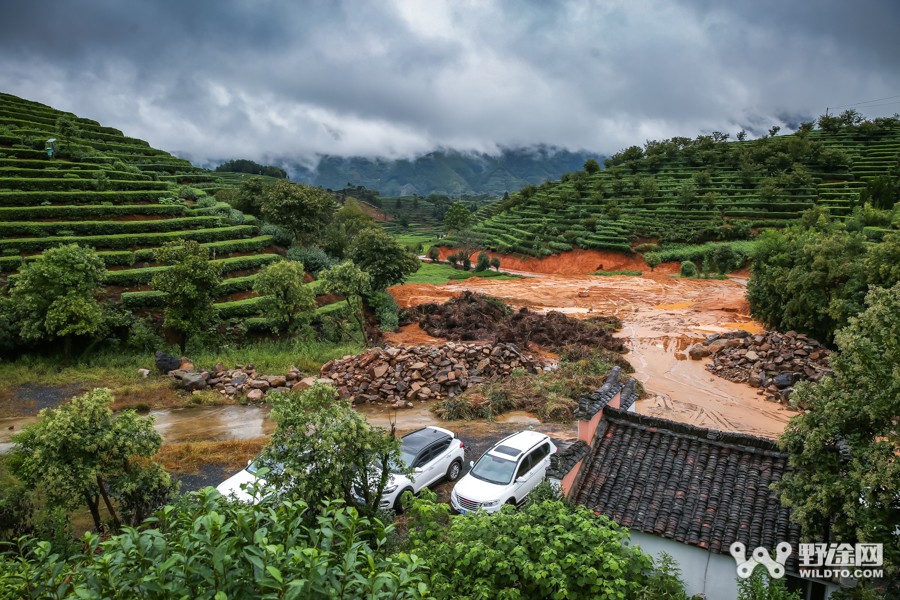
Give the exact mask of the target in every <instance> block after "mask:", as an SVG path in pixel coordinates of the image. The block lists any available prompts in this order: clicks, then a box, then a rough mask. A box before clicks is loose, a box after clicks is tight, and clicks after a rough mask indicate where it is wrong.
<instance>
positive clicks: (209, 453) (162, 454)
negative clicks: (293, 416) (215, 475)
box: [156, 437, 269, 475]
mask: <svg viewBox="0 0 900 600" xmlns="http://www.w3.org/2000/svg"><path fill="white" fill-rule="evenodd" d="M268 443H269V438H268V437H259V438H252V439H249V440H222V441H217V442H184V443H180V444H164V445H163V446H162V447H161V448H160V449H159V453H158V454H157V455H156V460H157V461H158V462H159V463H160V464H161V465H162V466H163V468H165V470H166V471H168V472H170V473H177V474H179V475H196V474H197V473H199V472H200V469H201V468H202V467H203V466H204V465H209V464H215V465H221V466H223V467H225V468H226V469H228V470H232V471H238V470H240V469H243V468H244V467H246V466H247V461H248V460H250V459H251V458H253V457H254V456H256V455H258V454H259V453H260V451H261V450H262V449H263V447H264V446H265V445H266V444H268Z"/></svg>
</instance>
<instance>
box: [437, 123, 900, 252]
mask: <svg viewBox="0 0 900 600" xmlns="http://www.w3.org/2000/svg"><path fill="white" fill-rule="evenodd" d="M835 121H837V122H835ZM825 124H826V127H827V131H826V130H822V129H813V127H812V124H807V125H805V126H803V127H801V130H800V131H798V132H797V133H795V134H791V135H785V136H779V137H771V136H769V137H766V138H763V139H758V140H752V141H738V142H730V141H728V139H727V138H728V136H726V135H722V134H718V133H716V134H713V135H710V136H699V137H698V138H696V139H694V140H690V139H688V138H672V139H671V140H665V141H662V142H648V143H647V144H646V146H645V147H644V148H641V147H638V146H633V147H631V148H628V149H626V150H623V151H622V152H620V153H618V154H617V155H615V156H613V157H612V158H611V159H609V160H608V161H606V165H607V168H606V169H602V170H601V169H599V168H597V167H598V165H596V164H594V165H592V167H593V168H591V167H587V166H586V168H587V170H583V171H578V172H574V173H567V174H566V175H564V176H563V177H562V178H561V179H560V180H559V181H556V182H547V183H544V184H542V185H540V186H526V187H525V188H523V189H522V190H520V191H519V192H517V193H515V194H513V195H512V196H511V197H510V198H509V199H508V200H505V201H502V202H498V203H495V204H492V205H489V206H487V207H484V208H482V209H480V210H479V211H478V213H477V214H476V217H478V222H477V224H476V225H474V226H473V227H472V228H471V229H470V231H468V232H467V233H466V236H467V237H466V239H465V240H463V239H461V237H460V236H456V237H455V238H448V239H446V240H445V241H444V243H445V244H447V245H455V244H460V243H462V242H463V241H465V242H466V243H467V245H469V246H472V245H477V246H479V247H482V248H488V249H492V250H495V251H498V252H505V253H521V254H526V255H532V256H547V255H550V254H554V253H557V252H562V251H566V250H571V249H573V248H574V247H580V248H595V249H600V250H612V251H621V252H630V251H632V249H633V248H634V247H635V246H636V245H638V244H640V243H644V242H661V243H663V244H667V243H668V244H672V243H690V244H696V243H702V242H707V241H714V240H741V239H748V238H750V237H752V236H753V235H754V234H755V233H756V232H758V231H759V230H760V229H761V228H765V227H783V226H785V225H788V224H790V223H792V222H794V221H795V220H796V219H798V217H799V216H800V214H801V213H802V212H803V211H805V210H807V209H809V208H812V207H814V206H819V207H821V208H823V209H828V211H829V212H830V213H831V214H832V215H834V216H836V217H837V218H842V219H848V218H849V217H850V215H851V212H852V211H853V209H854V207H855V206H857V205H858V203H859V198H860V192H861V191H862V190H864V189H866V187H867V185H869V184H870V183H871V182H873V181H874V180H876V178H883V177H890V178H896V177H898V176H900V120H898V119H897V118H888V119H876V120H874V121H871V122H870V121H863V122H860V121H858V120H852V119H850V120H847V122H842V121H841V120H840V119H837V118H835V117H832V118H831V120H830V121H825ZM895 185H896V184H895ZM888 208H889V207H888ZM876 217H877V218H876V219H875V220H874V222H866V220H865V219H864V220H863V221H862V222H861V223H857V226H859V227H860V228H863V229H864V231H865V233H866V235H867V236H868V237H869V238H870V239H872V240H878V239H880V238H881V237H883V235H884V233H885V232H886V231H888V230H890V229H896V228H897V226H898V222H897V218H896V217H894V218H893V222H891V215H890V213H889V212H888V213H887V214H886V215H885V214H881V215H876ZM885 219H886V220H885Z"/></svg>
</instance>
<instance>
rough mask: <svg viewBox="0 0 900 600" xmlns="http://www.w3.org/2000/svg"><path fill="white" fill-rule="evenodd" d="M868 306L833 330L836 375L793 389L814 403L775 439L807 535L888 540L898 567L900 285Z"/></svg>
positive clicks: (880, 292) (785, 491) (892, 564)
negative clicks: (786, 462)
mask: <svg viewBox="0 0 900 600" xmlns="http://www.w3.org/2000/svg"><path fill="white" fill-rule="evenodd" d="M866 306H867V308H866V309H865V311H864V312H862V313H861V314H860V315H859V316H858V317H853V318H851V319H850V324H849V326H847V327H846V328H844V329H841V330H840V331H839V332H838V333H837V336H836V342H837V347H838V349H839V352H838V353H837V354H835V355H832V358H831V367H832V369H833V370H834V376H833V377H827V378H825V379H823V380H822V381H821V382H820V383H818V384H812V383H808V382H803V383H800V384H798V385H797V389H796V390H795V391H794V393H793V395H792V396H791V400H792V401H794V402H797V403H798V404H799V405H800V406H803V407H805V408H807V409H808V410H806V411H805V412H803V413H800V414H799V415H797V416H796V417H794V418H792V419H791V420H790V422H789V423H788V426H787V429H786V430H785V432H784V434H783V435H782V437H781V439H780V441H779V444H780V446H781V447H782V448H783V449H785V450H786V451H787V452H788V453H789V454H790V465H791V470H790V471H788V472H787V473H786V474H785V476H784V477H783V478H782V480H781V482H780V484H779V491H780V493H781V499H782V502H784V503H785V504H787V505H788V506H790V507H791V509H792V510H791V514H792V518H794V519H795V520H796V521H797V522H798V523H799V524H800V525H801V527H802V529H803V532H804V534H806V535H807V536H809V537H810V539H822V540H830V541H839V542H847V543H854V542H864V543H882V544H884V560H885V565H886V566H887V568H889V569H890V570H891V571H892V574H900V540H898V537H897V534H896V527H897V523H900V501H898V498H897V490H900V462H898V460H897V449H898V448H900V435H898V430H897V415H900V377H898V373H900V283H898V284H896V285H894V286H893V287H891V288H873V289H872V290H871V291H870V292H869V294H868V295H867V296H866Z"/></svg>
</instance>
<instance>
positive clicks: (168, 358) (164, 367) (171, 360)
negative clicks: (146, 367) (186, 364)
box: [154, 351, 181, 373]
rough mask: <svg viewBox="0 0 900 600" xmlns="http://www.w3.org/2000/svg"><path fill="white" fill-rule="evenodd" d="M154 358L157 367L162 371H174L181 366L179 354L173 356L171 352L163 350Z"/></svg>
mask: <svg viewBox="0 0 900 600" xmlns="http://www.w3.org/2000/svg"><path fill="white" fill-rule="evenodd" d="M154 359H155V362H156V368H157V369H159V372H160V373H168V372H169V371H174V370H175V369H177V368H178V367H180V366H181V359H180V358H178V357H177V356H172V355H171V354H166V353H165V352H162V351H157V352H156V355H155V357H154Z"/></svg>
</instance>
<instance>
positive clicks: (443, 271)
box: [404, 262, 521, 285]
mask: <svg viewBox="0 0 900 600" xmlns="http://www.w3.org/2000/svg"><path fill="white" fill-rule="evenodd" d="M469 277H484V278H486V279H496V280H498V281H506V280H511V279H521V277H519V276H518V275H510V274H509V273H504V272H502V271H501V272H499V273H498V272H497V271H477V272H476V271H462V270H460V269H454V268H453V267H452V266H450V265H447V264H443V263H431V262H427V263H422V264H421V266H420V267H419V270H418V271H416V272H415V273H413V274H412V275H410V276H409V277H407V278H406V281H405V282H404V283H430V284H434V285H440V284H442V283H447V282H448V281H461V280H464V279H468V278H469Z"/></svg>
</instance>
